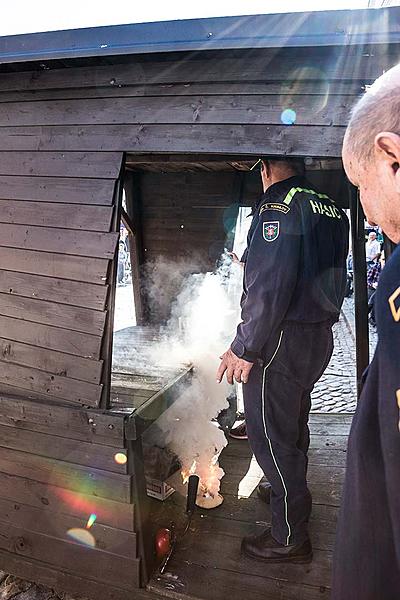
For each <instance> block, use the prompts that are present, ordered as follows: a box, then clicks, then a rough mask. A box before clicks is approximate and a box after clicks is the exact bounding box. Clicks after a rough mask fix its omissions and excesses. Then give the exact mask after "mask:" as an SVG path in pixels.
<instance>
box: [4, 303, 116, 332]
mask: <svg viewBox="0 0 400 600" xmlns="http://www.w3.org/2000/svg"><path fill="white" fill-rule="evenodd" d="M0 314H1V315H4V316H8V317H15V318H21V317H23V319H24V321H29V322H31V321H33V322H35V323H43V324H44V325H59V326H61V327H63V328H65V329H70V330H72V331H80V332H82V333H90V334H92V335H100V336H101V335H102V334H103V330H104V321H105V311H100V310H92V309H91V308H82V307H80V306H70V305H67V304H59V303H57V302H48V301H47V300H37V299H36V298H25V297H23V296H14V294H2V293H0Z"/></svg>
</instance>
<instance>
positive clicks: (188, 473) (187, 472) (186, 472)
mask: <svg viewBox="0 0 400 600" xmlns="http://www.w3.org/2000/svg"><path fill="white" fill-rule="evenodd" d="M196 468H197V462H196V461H195V460H194V461H193V462H192V466H191V467H190V469H183V470H182V471H181V475H182V482H183V484H185V483H187V482H188V481H189V477H190V476H191V475H194V474H195V473H196Z"/></svg>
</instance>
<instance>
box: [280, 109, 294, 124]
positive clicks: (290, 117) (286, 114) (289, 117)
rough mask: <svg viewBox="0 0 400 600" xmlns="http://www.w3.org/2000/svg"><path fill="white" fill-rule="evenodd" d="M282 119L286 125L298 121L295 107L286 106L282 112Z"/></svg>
mask: <svg viewBox="0 0 400 600" xmlns="http://www.w3.org/2000/svg"><path fill="white" fill-rule="evenodd" d="M281 121H282V123H283V124H284V125H294V123H296V111H295V110H293V108H285V110H284V111H282V114H281Z"/></svg>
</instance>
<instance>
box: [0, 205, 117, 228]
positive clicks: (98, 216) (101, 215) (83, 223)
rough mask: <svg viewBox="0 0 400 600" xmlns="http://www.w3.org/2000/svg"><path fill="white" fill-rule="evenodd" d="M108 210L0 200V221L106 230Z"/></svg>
mask: <svg viewBox="0 0 400 600" xmlns="http://www.w3.org/2000/svg"><path fill="white" fill-rule="evenodd" d="M112 213H113V209H112V207H108V206H92V205H88V206H87V205H78V206H77V205H76V204H60V203H55V204H52V203H51V202H40V203H38V202H28V201H27V200H24V201H19V200H0V222H1V223H14V224H20V225H38V226H41V227H62V228H66V229H83V230H84V231H105V232H108V231H110V224H111V217H112Z"/></svg>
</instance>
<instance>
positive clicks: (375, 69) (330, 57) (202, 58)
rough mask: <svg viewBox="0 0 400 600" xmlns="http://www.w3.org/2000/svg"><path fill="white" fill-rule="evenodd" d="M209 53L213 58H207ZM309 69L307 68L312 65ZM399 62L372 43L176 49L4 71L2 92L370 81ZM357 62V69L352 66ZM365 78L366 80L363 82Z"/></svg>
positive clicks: (390, 52)
mask: <svg viewBox="0 0 400 600" xmlns="http://www.w3.org/2000/svg"><path fill="white" fill-rule="evenodd" d="M210 57H211V58H212V59H211V60H210ZM310 60H312V68H310V69H305V67H304V65H308V64H310ZM397 62H398V55H397V52H396V49H395V48H393V47H389V48H387V47H386V46H383V47H382V49H380V48H379V46H375V48H374V55H373V56H371V55H370V54H369V53H368V55H363V54H360V51H359V48H358V47H356V46H355V47H351V48H348V51H347V52H346V53H343V51H342V49H341V48H340V47H339V48H320V47H319V48H315V50H314V51H311V52H310V49H309V48H290V49H282V50H280V51H279V50H277V49H276V48H273V49H263V50H259V51H255V50H254V49H251V50H244V51H242V52H240V53H236V55H235V56H232V51H227V52H225V53H223V52H221V51H219V52H218V55H216V54H215V53H214V54H211V55H210V54H204V53H202V54H201V55H198V54H197V55H195V56H193V54H192V55H190V53H180V54H179V59H178V60H177V59H176V58H174V57H173V56H170V57H168V59H167V60H165V59H164V60H162V59H160V58H159V57H156V58H154V59H152V60H148V59H147V60H140V59H139V58H138V57H137V56H135V57H133V58H132V61H131V63H130V64H122V65H118V64H116V65H107V66H93V65H91V66H85V67H78V68H68V69H65V68H59V69H48V70H43V71H33V72H29V71H28V72H24V73H4V74H3V76H2V79H1V82H0V91H11V90H19V91H25V90H26V91H27V90H40V89H59V88H76V87H92V88H98V87H101V86H104V87H109V88H112V87H114V86H121V87H125V86H127V85H132V84H135V85H138V84H146V85H147V86H148V85H153V84H156V83H159V84H172V83H180V82H181V83H184V84H189V83H191V82H197V83H200V82H204V83H210V82H223V81H226V82H235V81H236V82H239V81H246V82H251V83H254V82H265V81H266V80H268V81H271V82H272V81H273V82H281V81H282V73H284V74H285V80H288V79H289V80H290V79H294V80H296V78H297V80H300V81H319V82H320V81H321V79H322V80H323V81H326V80H327V81H341V80H350V81H352V80H353V81H354V78H355V76H356V77H357V80H358V81H363V82H366V83H372V81H374V80H375V79H376V78H377V77H379V76H380V75H381V74H382V72H383V70H386V69H388V68H390V67H391V66H394V65H395V64H397ZM355 64H356V65H357V73H356V74H355V71H354V65H355ZM364 80H365V81H364Z"/></svg>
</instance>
